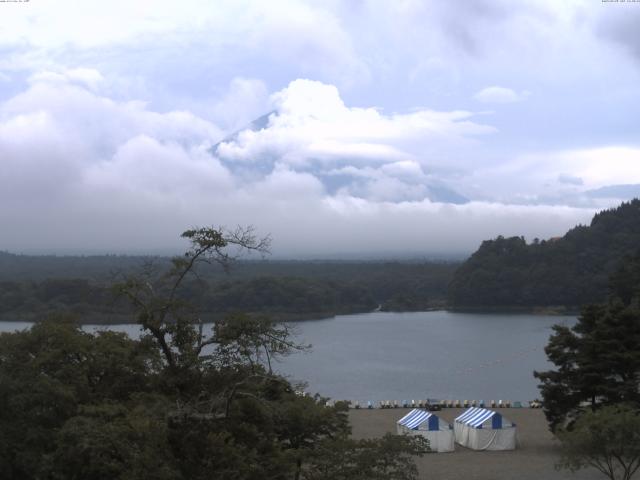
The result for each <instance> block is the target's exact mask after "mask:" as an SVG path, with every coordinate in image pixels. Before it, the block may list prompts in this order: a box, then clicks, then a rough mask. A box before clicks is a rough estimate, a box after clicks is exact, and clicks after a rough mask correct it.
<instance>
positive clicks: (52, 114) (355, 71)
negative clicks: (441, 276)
mask: <svg viewBox="0 0 640 480" xmlns="http://www.w3.org/2000/svg"><path fill="white" fill-rule="evenodd" d="M638 25H640V3H637V2H636V3H634V2H621V1H619V2H601V1H600V0H584V1H578V0H576V1H558V0H550V1H545V0H537V1H526V0H525V1H518V2H514V1H513V0H511V1H502V0H458V1H455V2H446V1H435V0H434V1H428V0H422V1H417V0H416V1H412V0H395V1H386V0H379V1H366V0H344V1H331V0H321V1H320V0H318V1H294V0H291V1H289V0H273V1H269V2H266V1H242V0H231V1H223V0H216V1H215V2H211V1H210V0H180V1H176V0H172V1H164V0H149V1H142V0H138V1H135V2H131V1H130V0H126V1H125V0H111V1H104V0H101V1H93V0H81V1H80V0H79V1H72V0H56V1H55V2H54V1H48V0H31V1H29V2H22V3H17V2H16V3H12V2H2V3H0V225H1V226H2V227H1V228H0V250H8V251H12V252H26V253H34V252H39V253H48V252H53V253H70V252H78V253H105V252H116V253H122V252H174V251H175V252H177V251H179V250H181V249H182V248H183V247H184V245H183V244H182V243H181V241H180V240H179V239H178V237H179V234H180V232H182V231H183V230H185V229H187V228H189V227H191V226H195V225H216V226H217V225H226V226H230V227H231V226H235V225H238V224H240V225H249V224H251V225H254V226H255V227H256V229H257V230H258V231H259V232H261V233H265V234H266V233H270V234H271V235H272V236H273V251H274V254H275V255H276V256H279V257H306V256H312V257H323V256H325V257H326V256H333V255H341V256H349V255H358V256H370V255H376V254H381V255H385V256H404V255H430V254H434V253H461V252H462V253H465V252H466V253H470V252H471V251H473V250H475V248H477V246H478V244H479V242H480V241H481V240H482V239H486V238H492V237H495V236H497V235H499V234H503V235H524V236H525V237H526V238H528V239H529V240H531V239H533V238H534V237H540V238H546V237H550V236H556V235H562V234H564V232H565V231H566V230H567V229H568V228H570V227H572V226H573V225H575V224H577V223H586V222H588V221H589V219H590V218H591V216H592V215H593V213H594V212H595V211H597V210H599V209H602V208H607V207H610V206H615V205H617V204H618V203H620V202H621V201H622V200H625V199H629V198H631V197H633V196H637V195H640V135H639V133H640V28H638Z"/></svg>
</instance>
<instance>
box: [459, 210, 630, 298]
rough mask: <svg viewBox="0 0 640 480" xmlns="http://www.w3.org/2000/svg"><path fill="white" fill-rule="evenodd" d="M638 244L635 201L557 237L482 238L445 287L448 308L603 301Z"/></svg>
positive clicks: (599, 214) (602, 213) (596, 216)
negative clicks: (613, 277)
mask: <svg viewBox="0 0 640 480" xmlns="http://www.w3.org/2000/svg"><path fill="white" fill-rule="evenodd" d="M639 248H640V200H638V199H634V200H632V201H630V202H628V203H623V204H622V205H620V206H619V207H617V208H614V209H611V210H605V211H602V212H600V213H598V214H596V215H595V216H594V217H593V220H592V221H591V224H590V225H589V226H577V227H575V228H573V229H571V230H569V232H567V234H566V235H565V236H564V237H562V238H556V239H551V240H547V241H545V240H543V241H537V240H536V241H534V242H533V243H531V244H527V243H526V242H525V240H524V238H522V237H511V238H504V237H498V238H496V239H495V240H487V241H484V242H482V245H480V248H479V249H478V250H477V251H476V252H475V253H474V254H473V255H472V256H471V257H470V258H469V259H468V260H467V261H466V262H465V263H463V264H462V265H461V266H460V268H459V269H458V270H457V271H456V273H455V275H454V278H453V280H452V281H451V283H450V285H449V293H448V300H449V303H450V305H451V306H453V307H537V306H551V305H564V306H568V307H577V306H579V305H583V304H586V303H593V302H599V301H603V300H604V299H605V298H606V296H607V288H608V286H607V285H608V278H609V276H610V275H611V274H612V273H613V272H614V271H615V270H616V269H617V268H618V267H619V266H620V265H621V263H622V262H623V261H624V258H625V257H626V256H629V255H632V254H635V253H636V252H637V251H638V249H639Z"/></svg>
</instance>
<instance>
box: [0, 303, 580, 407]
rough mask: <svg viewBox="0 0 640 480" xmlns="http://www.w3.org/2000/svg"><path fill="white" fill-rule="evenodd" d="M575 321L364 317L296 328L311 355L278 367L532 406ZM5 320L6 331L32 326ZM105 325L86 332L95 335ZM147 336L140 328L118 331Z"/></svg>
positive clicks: (334, 391)
mask: <svg viewBox="0 0 640 480" xmlns="http://www.w3.org/2000/svg"><path fill="white" fill-rule="evenodd" d="M574 322H575V317H560V316H547V315H513V314H476V313H451V312H445V311H438V312H415V313H413V312H412V313H386V312H375V313H364V314H358V315H344V316H338V317H334V318H329V319H325V320H315V321H307V322H297V323H291V324H290V325H291V326H292V327H293V329H294V332H295V334H296V338H297V339H298V341H299V342H300V343H311V344H312V345H313V347H312V350H311V352H309V353H298V354H294V355H291V356H289V357H287V358H285V359H283V360H281V361H280V362H279V363H278V364H276V366H275V368H276V369H278V370H279V371H280V372H281V373H284V374H286V375H287V376H289V378H290V379H291V380H293V381H296V380H305V381H306V382H307V383H308V387H307V391H309V392H310V393H315V392H319V393H321V394H322V395H324V396H328V397H331V398H334V399H349V400H359V401H360V402H366V401H367V400H373V401H378V400H399V401H400V400H405V399H406V400H411V399H415V400H418V399H420V398H427V397H428V398H440V399H459V400H465V399H469V400H471V399H477V400H479V399H482V400H485V401H488V400H496V401H497V400H499V399H502V400H523V401H524V400H531V399H533V398H536V397H539V393H538V390H537V386H536V385H537V382H536V380H535V379H534V378H533V375H532V372H533V370H545V369H547V368H549V366H550V364H549V363H548V362H547V360H546V356H545V354H544V346H545V345H546V344H547V341H548V339H549V335H550V334H551V326H552V325H554V324H556V323H560V324H565V325H571V324H573V323H574ZM28 326H29V324H26V323H21V322H0V331H14V330H17V329H23V328H28ZM100 328H104V327H98V326H91V325H88V326H86V327H85V329H87V330H88V331H94V330H98V329H100ZM110 328H112V329H114V330H118V331H123V332H127V333H128V334H130V335H132V336H137V335H138V334H139V327H138V326H137V325H118V326H115V327H110Z"/></svg>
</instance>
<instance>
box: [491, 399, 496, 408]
mask: <svg viewBox="0 0 640 480" xmlns="http://www.w3.org/2000/svg"><path fill="white" fill-rule="evenodd" d="M491 408H496V401H495V400H491Z"/></svg>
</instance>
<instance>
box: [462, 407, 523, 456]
mask: <svg viewBox="0 0 640 480" xmlns="http://www.w3.org/2000/svg"><path fill="white" fill-rule="evenodd" d="M453 429H454V433H455V437H456V442H458V443H459V444H460V445H462V446H463V447H468V448H471V449H473V450H514V449H515V448H516V425H515V424H514V423H512V422H510V421H509V420H507V419H505V418H504V417H503V416H502V415H501V414H500V413H498V412H496V411H494V410H488V409H486V408H477V407H472V408H469V409H468V410H466V411H465V412H464V413H463V414H462V415H460V416H458V417H456V419H455V421H454V426H453Z"/></svg>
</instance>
